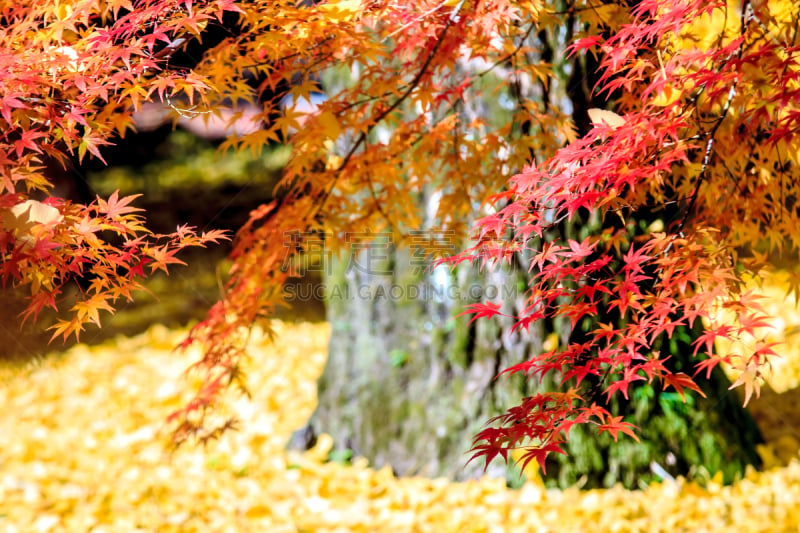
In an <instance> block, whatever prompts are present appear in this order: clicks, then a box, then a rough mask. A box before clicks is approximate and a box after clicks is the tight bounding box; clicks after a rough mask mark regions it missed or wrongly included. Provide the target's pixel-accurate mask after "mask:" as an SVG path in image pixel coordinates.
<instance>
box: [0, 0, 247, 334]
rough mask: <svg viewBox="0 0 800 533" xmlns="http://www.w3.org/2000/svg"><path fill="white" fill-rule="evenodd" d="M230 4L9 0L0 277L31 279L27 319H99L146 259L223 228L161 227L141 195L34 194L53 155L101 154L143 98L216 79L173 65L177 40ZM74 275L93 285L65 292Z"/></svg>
mask: <svg viewBox="0 0 800 533" xmlns="http://www.w3.org/2000/svg"><path fill="white" fill-rule="evenodd" d="M226 9H234V6H232V5H231V3H230V2H228V1H223V0H220V1H214V2H192V1H191V0H186V1H181V2H178V1H166V2H165V1H161V0H139V1H136V2H135V3H134V2H131V1H129V0H121V1H110V2H2V3H0V215H1V216H0V253H2V254H3V262H2V266H1V267H0V277H2V281H3V284H4V286H7V285H8V284H9V283H13V284H14V285H17V286H28V287H29V288H30V303H29V305H28V307H27V309H26V310H25V311H24V318H25V319H27V318H28V317H31V316H32V317H33V318H35V317H36V316H37V315H38V314H39V312H40V311H41V310H42V309H43V308H44V307H52V308H55V309H59V308H63V307H64V306H67V307H68V308H69V307H70V305H71V308H69V312H70V315H71V318H69V319H68V320H64V319H62V320H60V321H59V322H58V323H57V324H55V325H54V326H53V328H52V329H54V330H55V331H54V334H53V337H54V338H55V337H57V336H59V335H63V336H64V338H66V337H67V336H69V335H71V334H75V335H76V336H77V335H78V334H79V332H80V331H82V329H83V326H84V324H86V323H88V322H92V323H95V324H97V325H99V324H100V322H99V315H98V313H99V311H100V310H106V311H113V304H114V302H115V301H116V300H117V299H118V298H120V297H125V298H130V297H131V291H132V290H134V289H139V288H141V287H140V285H139V283H138V282H137V279H141V276H143V275H144V274H145V268H149V269H150V271H151V272H152V271H154V270H156V269H163V270H165V271H166V269H167V266H168V265H169V264H173V263H179V262H180V261H178V260H177V259H176V258H175V254H176V252H177V251H179V250H180V249H182V248H185V247H187V246H200V245H203V244H204V243H207V242H216V241H217V240H218V239H220V238H222V235H221V234H220V233H218V232H209V233H207V234H203V235H199V236H198V235H195V234H194V233H193V232H192V231H191V229H190V228H187V227H181V228H178V229H177V231H176V232H174V233H172V234H170V235H152V234H151V232H149V231H148V230H147V229H146V228H145V227H144V226H143V225H142V219H141V217H140V216H138V215H136V214H135V213H136V212H137V211H139V210H138V209H135V208H132V207H130V205H129V204H130V203H131V201H132V200H134V198H135V197H127V198H119V197H118V196H117V195H116V194H114V195H113V196H112V197H111V198H109V199H108V200H103V199H100V198H98V199H97V200H96V201H95V202H94V203H92V204H91V205H89V206H82V205H76V204H73V203H71V202H67V201H63V200H60V199H58V198H53V197H49V198H47V199H46V200H45V201H44V202H39V201H37V200H35V199H32V198H31V196H30V195H31V194H32V193H38V194H40V195H41V196H46V195H47V194H48V193H49V191H50V188H51V186H52V185H51V183H50V182H49V181H48V179H47V177H46V176H45V174H44V167H45V164H46V163H47V162H48V161H47V160H48V159H49V160H51V161H57V162H60V163H61V164H62V165H64V167H65V168H66V166H67V165H68V164H69V162H68V159H69V156H74V155H76V154H77V156H78V158H79V159H80V160H82V159H83V158H84V156H85V155H86V154H87V153H89V154H91V155H92V156H94V157H98V158H100V159H102V154H101V150H100V149H101V147H102V146H103V145H107V144H110V142H111V139H112V138H113V137H114V136H120V137H124V135H125V132H126V130H127V129H128V128H131V127H132V113H133V112H134V111H135V110H137V109H138V108H139V106H140V103H141V102H142V101H144V100H148V99H152V98H153V97H154V96H155V95H156V94H157V95H158V96H159V97H161V98H165V97H170V96H175V95H176V94H181V95H185V96H186V97H187V98H188V99H189V100H192V99H193V98H194V97H195V96H196V94H197V93H198V92H199V91H204V90H206V89H207V88H208V87H207V85H206V84H205V83H204V81H203V79H202V78H200V77H198V76H197V75H196V74H195V73H193V72H176V71H172V70H166V69H165V66H166V65H167V62H168V57H169V55H170V53H171V51H172V50H173V47H174V46H175V45H174V43H176V42H177V41H178V40H179V39H181V38H182V37H183V36H187V35H190V36H191V35H199V33H200V26H201V25H203V24H205V23H207V22H208V21H209V20H213V19H221V17H222V14H223V12H224V11H225V10H226ZM165 80H166V86H168V87H169V88H170V89H171V91H170V92H169V93H167V94H165V92H164V87H165ZM74 279H81V280H84V281H86V284H87V286H86V287H85V288H84V290H83V291H82V292H80V293H79V294H78V295H77V296H76V298H75V299H70V298H65V297H64V296H63V295H62V289H63V287H64V286H65V284H66V283H67V282H69V281H70V280H74ZM70 302H72V303H70Z"/></svg>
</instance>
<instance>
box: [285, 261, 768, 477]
mask: <svg viewBox="0 0 800 533" xmlns="http://www.w3.org/2000/svg"><path fill="white" fill-rule="evenodd" d="M409 256H410V252H409V251H408V250H392V251H391V253H390V254H389V256H388V258H387V259H386V263H385V265H383V266H381V265H375V264H373V265H372V267H375V266H377V267H378V268H371V269H370V271H364V269H361V268H355V267H354V266H353V265H354V263H358V261H352V260H348V259H345V258H342V259H339V260H337V261H335V268H334V269H333V270H332V271H331V273H330V275H329V276H328V277H327V279H326V287H327V292H328V301H327V306H328V319H329V321H330V323H331V326H332V336H331V341H330V351H329V356H328V362H327V365H326V367H325V370H324V373H323V375H322V377H321V378H320V381H319V386H318V395H319V402H318V407H317V410H316V411H315V413H314V414H313V416H312V418H311V420H310V421H309V423H308V426H307V427H306V428H305V429H304V430H303V431H302V432H301V433H298V435H297V438H296V439H295V445H297V444H298V443H299V442H300V441H301V440H302V438H300V437H301V435H304V436H305V438H310V437H313V436H318V435H320V434H322V433H327V434H330V435H331V436H332V437H333V440H334V452H333V455H332V457H338V458H341V457H343V456H348V455H350V454H352V455H355V456H363V457H366V458H368V459H369V460H370V463H371V464H372V465H374V466H375V467H382V466H385V465H390V466H391V467H392V469H393V470H394V471H395V472H396V473H397V474H398V475H423V476H430V477H438V476H445V477H448V478H451V479H456V480H463V479H469V478H475V477H478V476H480V475H481V474H482V473H483V464H479V462H478V461H475V462H472V463H470V464H468V465H467V464H466V463H467V460H468V459H469V454H468V453H467V452H468V450H469V449H470V445H471V442H472V438H473V437H474V435H475V434H476V433H477V431H478V430H480V428H481V427H482V426H483V425H484V424H485V423H486V421H487V420H488V419H490V418H491V417H493V416H497V415H499V414H502V413H503V412H504V411H505V410H506V409H507V408H509V407H511V406H513V405H515V404H516V402H517V401H519V399H520V398H521V397H523V396H526V395H530V394H532V393H534V392H535V391H536V390H537V388H539V389H544V388H552V386H553V382H552V381H549V382H547V383H543V384H538V383H535V382H534V381H530V380H529V381H525V380H523V379H521V377H519V376H514V377H512V378H510V379H507V378H505V377H501V378H497V379H496V376H497V375H498V374H499V373H500V372H501V371H502V370H503V369H505V368H507V367H509V366H511V365H513V364H515V363H518V362H521V361H523V360H526V359H529V358H530V357H531V356H533V355H534V354H536V353H538V352H539V351H541V350H542V349H543V344H544V343H545V342H548V343H551V342H559V343H560V344H561V345H564V343H565V342H566V341H567V340H568V338H569V337H570V336H571V335H570V334H569V332H567V331H566V330H564V328H561V331H560V332H555V333H556V334H555V335H551V333H553V332H552V331H548V328H549V329H554V328H553V325H552V324H545V323H541V324H536V325H534V326H532V327H531V328H530V329H529V330H528V331H527V332H519V331H517V332H514V333H512V332H511V328H510V326H511V321H510V319H508V320H507V321H504V320H487V319H479V320H476V321H474V322H471V323H470V322H469V320H468V318H467V317H458V316H457V315H458V314H459V313H460V312H461V311H462V310H463V307H464V306H465V305H466V304H469V303H473V302H476V301H479V300H481V299H483V298H490V299H493V300H495V301H497V302H502V305H503V312H504V313H506V314H513V313H514V312H515V311H519V310H520V309H521V306H522V305H523V302H524V299H523V295H524V287H525V286H526V280H525V276H524V275H523V274H522V272H526V271H527V269H524V268H516V269H514V270H513V271H511V270H509V269H505V270H503V271H495V272H489V273H487V272H483V273H480V272H478V270H477V269H473V268H469V267H468V266H464V267H462V268H460V269H459V270H457V271H456V272H455V273H446V272H441V271H439V270H436V271H434V272H432V273H431V272H419V271H418V270H419V269H415V268H413V267H410V266H409ZM362 264H363V262H362ZM521 266H522V265H518V267H521ZM381 271H385V272H386V274H382V273H380V272H381ZM578 333H579V332H573V334H572V335H577V334H578ZM548 337H550V338H548ZM691 339H692V336H691V332H688V331H680V332H678V334H677V335H676V336H675V337H674V340H673V341H672V342H669V343H666V344H665V346H662V347H661V349H662V350H663V351H665V353H666V352H668V353H669V354H670V355H671V356H672V358H671V361H672V362H673V364H674V365H676V367H677V368H679V369H684V370H686V369H690V368H691V364H692V361H691V356H690V354H691V348H690V347H689V342H690V341H691ZM728 386H729V382H728V380H727V379H726V377H725V375H724V374H722V373H721V372H715V373H714V374H713V375H712V377H711V379H710V380H709V381H708V382H707V383H704V388H705V392H706V395H707V396H708V399H705V398H702V397H700V396H699V395H688V396H687V398H688V399H687V402H686V403H684V402H683V401H682V400H681V398H680V397H679V396H678V395H677V394H676V393H674V392H663V391H661V390H660V386H659V385H658V384H656V386H655V387H652V386H639V387H636V388H634V389H632V391H633V392H632V394H631V400H630V401H624V400H623V399H622V398H621V397H620V398H615V399H614V401H613V403H612V405H611V409H612V411H614V412H615V413H617V414H622V415H625V416H626V420H628V421H630V422H632V423H634V424H635V425H637V426H639V428H640V429H641V432H640V436H641V443H637V442H636V441H634V440H633V439H631V438H629V437H625V436H622V437H621V438H620V441H619V442H616V443H615V442H614V441H613V439H611V437H610V436H608V434H605V435H602V436H599V437H598V436H597V435H596V434H595V432H594V431H593V430H592V429H591V428H589V427H576V428H574V429H573V431H572V432H571V435H570V441H569V443H568V445H567V451H568V452H569V456H566V457H565V456H561V455H554V456H553V457H552V458H551V459H550V460H549V463H548V465H547V474H548V475H547V477H546V478H545V481H546V482H547V483H548V484H550V485H559V486H562V487H565V486H571V485H575V484H578V485H580V486H584V487H586V488H589V487H599V486H611V485H613V484H615V483H622V484H623V485H625V486H626V487H631V488H635V487H639V486H642V485H643V484H646V483H649V482H650V481H652V480H654V479H659V477H660V476H662V475H663V472H662V471H661V470H659V468H662V469H663V470H665V471H667V472H668V473H670V475H679V474H680V475H691V476H694V477H698V478H701V479H702V478H704V477H706V476H710V475H713V474H714V473H715V472H717V471H722V472H723V474H724V477H725V479H726V480H728V481H730V480H732V479H734V478H735V477H736V476H737V475H740V474H741V472H742V471H743V470H744V468H745V466H746V465H748V464H754V463H757V462H758V457H757V454H756V453H755V445H756V444H757V443H758V442H759V433H758V430H757V428H756V427H755V425H754V423H753V421H752V419H751V417H750V416H749V414H748V413H747V412H746V411H745V410H744V409H742V407H741V404H740V403H739V401H740V400H739V399H738V398H737V397H736V395H735V394H733V393H729V391H728V390H727V388H728ZM601 401H602V400H601ZM310 442H311V441H307V442H306V444H310ZM654 470H655V471H656V473H654ZM488 474H489V475H492V476H498V477H502V476H507V477H508V479H509V481H510V482H512V483H513V482H515V481H516V480H517V479H518V474H517V473H516V472H515V469H513V468H509V467H507V466H506V465H505V464H504V463H502V461H496V462H494V463H492V465H490V467H489V469H488Z"/></svg>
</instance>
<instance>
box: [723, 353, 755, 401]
mask: <svg viewBox="0 0 800 533" xmlns="http://www.w3.org/2000/svg"><path fill="white" fill-rule="evenodd" d="M734 368H736V369H737V370H740V371H741V373H740V374H739V377H738V378H736V381H734V382H733V384H732V385H731V386H730V387H728V390H731V389H735V388H736V387H739V386H741V385H744V406H745V407H747V404H748V403H750V398H751V397H752V395H753V391H755V393H756V398H758V397H760V396H761V383H760V380H761V367H759V366H758V365H757V364H754V363H751V364H748V365H746V366H744V367H734Z"/></svg>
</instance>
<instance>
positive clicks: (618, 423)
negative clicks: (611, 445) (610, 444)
mask: <svg viewBox="0 0 800 533" xmlns="http://www.w3.org/2000/svg"><path fill="white" fill-rule="evenodd" d="M597 429H598V433H602V432H604V431H608V432H609V433H610V434H611V436H612V437H613V438H614V442H617V436H618V435H619V432H620V431H621V432H623V433H625V434H626V435H629V436H631V437H633V439H634V440H635V441H636V442H639V437H638V436H637V435H636V432H635V431H634V430H635V429H637V428H636V426H634V425H633V424H630V423H628V422H623V421H622V416H609V417H608V418H607V419H606V423H605V424H600V425H599V426H598V427H597Z"/></svg>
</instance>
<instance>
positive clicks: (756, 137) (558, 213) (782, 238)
mask: <svg viewBox="0 0 800 533" xmlns="http://www.w3.org/2000/svg"><path fill="white" fill-rule="evenodd" d="M766 4H767V3H766V2H762V3H759V4H758V5H753V4H751V3H750V2H748V1H745V2H744V5H743V6H741V9H740V11H738V12H736V11H735V10H733V9H729V8H728V6H727V5H726V3H725V2H724V1H712V2H708V1H706V0H692V1H686V2H675V1H673V0H646V1H643V2H640V3H638V5H637V6H636V7H635V8H634V10H633V12H632V15H633V21H632V22H631V23H630V24H626V25H623V26H622V27H621V28H620V29H619V30H618V31H617V32H616V33H614V34H613V35H611V36H610V37H609V38H608V39H606V40H605V41H603V40H602V39H600V38H599V37H597V36H592V37H587V38H584V39H581V40H579V41H577V42H575V43H574V44H573V46H572V47H571V48H572V50H571V51H572V53H582V52H583V51H584V50H586V49H589V48H592V47H595V46H597V47H599V48H600V50H601V51H602V54H603V55H602V61H601V67H600V68H601V69H602V78H601V82H600V84H599V87H598V88H597V89H598V90H600V91H608V92H609V93H612V92H615V91H617V92H618V93H617V94H621V97H620V98H619V109H620V110H621V111H622V112H624V115H622V116H620V115H616V114H614V113H609V112H599V113H597V114H596V116H595V118H596V119H595V120H594V123H595V126H594V128H593V129H592V130H591V132H589V134H588V135H586V136H585V137H584V138H581V139H578V140H576V141H574V142H572V143H570V144H569V145H568V146H566V147H564V148H563V149H561V150H559V151H558V152H557V153H556V155H555V156H554V157H552V158H551V159H549V160H548V161H546V162H545V163H544V164H542V165H540V166H539V167H536V168H528V169H526V170H525V171H524V172H523V173H521V174H519V175H517V176H516V177H515V178H514V179H513V180H512V186H511V188H510V189H509V190H508V191H507V192H504V193H502V194H499V195H497V196H496V197H495V198H494V200H495V202H496V204H497V205H498V211H497V213H496V214H493V215H491V216H488V217H486V218H484V219H482V220H481V221H479V223H478V229H479V234H478V237H479V238H480V244H479V245H477V246H476V247H475V248H473V249H472V250H471V251H470V252H469V254H467V256H466V257H467V258H468V259H474V258H475V257H477V258H480V260H481V261H482V262H484V263H492V262H502V261H504V260H507V259H508V257H509V255H510V254H513V253H517V252H523V251H524V252H526V253H529V254H532V255H533V260H532V267H531V272H530V274H531V283H530V293H529V298H528V300H527V302H528V307H527V309H526V310H525V312H524V314H523V315H522V316H518V317H516V318H517V320H518V322H517V327H519V328H523V329H526V328H527V327H528V326H529V324H530V323H531V322H533V321H536V320H540V319H543V318H548V319H551V320H553V319H558V318H561V319H562V320H564V319H566V320H568V321H569V322H570V324H572V325H573V326H574V325H575V324H577V323H579V321H580V320H581V319H582V318H583V317H596V316H598V315H600V316H603V317H606V318H607V321H608V323H599V324H598V325H597V328H596V329H595V330H594V331H592V332H590V333H589V335H588V341H586V342H584V343H581V344H571V345H569V346H567V347H566V348H564V349H561V350H556V351H549V352H545V353H541V354H539V355H537V356H536V357H534V358H533V359H531V360H530V361H527V362H524V363H522V364H519V365H516V366H514V367H512V368H510V369H508V370H506V372H512V373H513V372H522V373H525V374H526V375H528V376H531V377H534V376H541V375H543V374H546V373H555V374H556V375H557V376H560V377H561V380H562V383H563V384H566V383H567V382H569V384H570V386H571V387H575V388H574V389H572V390H571V391H570V392H569V393H564V394H553V393H547V394H542V395H540V396H538V397H535V398H533V399H526V400H525V401H524V402H523V404H522V405H521V406H519V407H516V408H513V409H511V410H509V411H508V413H507V414H506V415H504V416H503V417H499V418H498V419H496V420H495V421H494V422H495V425H494V427H490V428H488V429H486V430H484V431H483V432H481V433H480V434H479V435H478V436H477V437H476V441H475V447H474V449H473V451H474V452H475V456H474V457H473V458H475V457H483V458H485V459H486V461H487V464H488V461H490V460H491V459H492V458H494V457H495V456H497V455H500V456H503V457H506V454H507V451H508V449H509V448H515V447H521V446H525V447H527V448H526V450H527V451H526V455H525V456H524V460H525V461H529V460H531V459H533V458H535V459H536V460H537V461H538V462H539V463H540V464H541V466H542V468H544V458H545V456H546V453H547V452H550V451H555V452H561V449H560V448H559V443H560V442H562V441H563V440H565V439H566V438H567V436H568V433H569V429H570V428H571V427H572V426H573V425H574V424H575V423H587V422H588V423H593V424H596V425H597V426H598V428H599V430H600V431H609V432H610V433H611V434H612V435H613V436H614V438H615V439H616V436H617V433H618V432H619V431H622V432H625V433H628V434H631V435H633V432H632V428H631V426H630V424H627V423H625V422H623V421H622V419H621V417H613V416H612V415H611V414H610V413H609V412H608V411H607V410H606V409H604V408H603V407H600V406H598V405H596V404H595V403H594V402H592V403H591V405H587V403H588V402H589V401H592V399H593V398H596V395H592V394H591V393H590V391H587V390H586V387H584V389H583V392H581V393H579V392H577V391H579V390H580V387H581V384H582V383H583V382H584V380H585V379H586V377H587V376H590V375H591V376H594V377H595V379H596V381H598V382H599V383H600V384H602V387H603V392H604V393H605V394H606V396H607V397H609V398H610V396H612V395H613V394H615V393H617V392H621V393H622V394H623V396H625V398H627V397H628V389H629V387H630V386H631V385H632V384H633V383H635V382H637V381H642V380H647V381H648V382H652V381H653V380H659V381H660V382H661V383H662V384H663V386H664V387H665V388H666V387H670V386H671V387H673V388H674V389H675V390H677V391H678V392H679V393H680V394H681V395H683V394H684V393H685V389H690V390H693V391H695V392H697V393H700V394H702V391H701V390H700V388H699V387H698V386H697V384H696V383H695V380H694V378H693V377H691V376H688V375H686V374H683V373H673V372H671V371H670V370H668V369H667V367H666V366H665V365H664V362H665V360H664V358H663V357H662V356H661V354H660V351H659V350H656V349H654V348H655V346H656V341H657V339H659V338H663V337H666V338H670V337H671V336H672V334H673V332H674V330H675V328H676V327H678V326H690V327H691V326H692V325H694V323H695V321H697V320H698V319H702V320H704V321H705V333H704V334H702V335H701V336H700V337H699V338H698V339H697V340H696V341H695V343H694V345H695V349H694V354H695V355H696V356H697V355H701V356H702V357H699V358H698V363H697V367H696V368H697V372H696V373H695V376H697V374H699V373H701V372H705V373H706V375H709V374H710V372H711V370H712V369H713V368H714V367H715V366H716V365H718V364H719V363H720V362H721V361H723V360H724V361H726V362H728V363H733V364H734V365H737V366H739V367H740V368H742V369H748V370H750V372H749V373H745V374H746V379H744V380H742V379H740V380H739V382H738V383H737V384H741V383H744V384H745V386H746V389H747V390H746V399H745V403H746V402H747V400H749V398H750V395H751V393H752V390H753V388H755V389H756V390H757V380H758V378H759V374H760V372H761V370H762V369H763V368H764V366H765V365H768V364H769V358H770V357H772V356H774V355H776V354H775V352H774V351H773V344H772V343H769V342H767V340H766V338H765V336H764V334H763V328H765V327H768V325H769V321H768V318H769V317H767V316H766V315H765V313H764V312H763V310H762V309H761V307H760V306H759V304H758V296H757V295H754V294H752V293H749V292H746V293H743V292H742V291H741V273H742V272H754V273H757V272H758V269H759V268H760V266H761V265H762V264H763V260H764V255H765V254H766V253H767V252H768V251H769V252H776V251H777V252H780V251H785V252H791V255H790V256H789V257H790V259H794V260H795V261H796V257H797V253H798V247H797V242H798V241H797V239H796V228H797V222H798V220H797V214H796V212H795V208H794V207H793V204H794V200H786V198H794V197H795V195H796V194H797V185H796V183H789V180H788V175H791V172H792V169H793V170H794V171H795V172H796V169H797V164H798V156H797V146H798V140H800V138H798V134H799V133H800V127H799V126H798V119H797V112H798V105H800V93H798V90H799V89H800V84H798V76H800V46H798V45H797V44H796V42H795V41H796V37H797V35H796V32H792V31H791V30H790V28H788V27H787V26H786V25H785V24H786V23H787V22H789V23H791V22H792V21H793V22H794V23H796V22H797V20H798V13H796V12H792V10H791V7H789V8H787V9H788V15H787V14H784V19H783V20H781V19H780V15H776V14H775V13H772V12H770V11H769V9H768V8H767V5H766ZM773 7H774V6H773ZM795 11H797V10H795ZM714 17H716V19H715V18H714ZM720 19H721V21H722V22H721V23H719V22H720ZM715 21H716V24H717V25H716V26H715V25H714V23H715ZM698 24H705V25H704V26H701V28H700V29H699V30H697V29H696V26H697V25H698ZM703 31H705V32H707V33H706V34H705V35H704V34H702V33H701V32H703ZM668 204H673V205H675V206H677V209H675V210H674V213H675V214H674V215H673V216H672V218H671V219H669V218H667V219H666V220H663V223H664V224H663V225H664V227H665V230H666V231H664V232H650V233H648V234H646V235H643V236H638V237H632V236H631V235H630V234H629V233H628V231H627V229H626V228H625V226H626V225H627V224H628V223H629V222H631V221H634V220H635V217H636V213H641V212H650V213H652V212H658V210H659V209H661V210H663V209H664V206H666V205H668ZM581 212H583V213H586V212H591V213H594V214H596V215H599V216H600V217H601V219H602V220H604V221H606V222H613V221H615V220H616V221H620V220H621V221H622V222H623V224H622V226H623V228H622V229H615V227H616V228H619V224H617V225H616V226H614V224H607V225H606V227H607V228H608V229H607V230H606V231H604V232H603V233H602V234H600V235H595V236H590V237H587V238H585V239H584V240H582V241H580V242H578V241H575V240H571V239H566V238H559V237H556V238H552V237H551V238H550V239H549V240H548V238H547V237H546V235H552V233H553V232H550V233H547V232H546V230H548V229H550V228H553V227H556V226H557V224H558V223H559V222H561V221H563V220H571V219H572V218H573V217H575V216H576V214H578V213H581ZM664 218H666V216H665V217H664ZM767 226H771V227H770V228H769V230H767V229H766V227H767ZM770 231H774V232H776V233H777V235H776V236H774V237H770V236H769V232H770ZM509 234H511V235H513V238H512V239H511V240H510V241H509V239H508V238H507V236H508V235H509ZM458 259H461V260H463V259H464V257H461V258H457V260H458ZM720 309H729V310H732V311H733V312H734V314H735V315H736V316H737V317H738V323H737V324H736V325H731V324H723V323H721V322H720V321H719V320H718V319H717V316H718V311H719V310H720ZM471 311H472V312H474V313H476V314H478V315H481V316H492V315H493V314H497V313H498V312H499V309H498V308H497V307H496V306H493V305H489V304H478V305H476V306H474V307H473V308H472V309H471ZM717 338H726V339H730V340H746V341H748V342H747V343H746V345H747V346H749V347H750V348H751V349H750V351H749V352H747V353H742V354H732V355H729V356H727V357H725V358H722V357H721V356H719V355H716V354H715V353H714V342H715V340H716V339H717ZM743 375H744V374H743Z"/></svg>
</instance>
